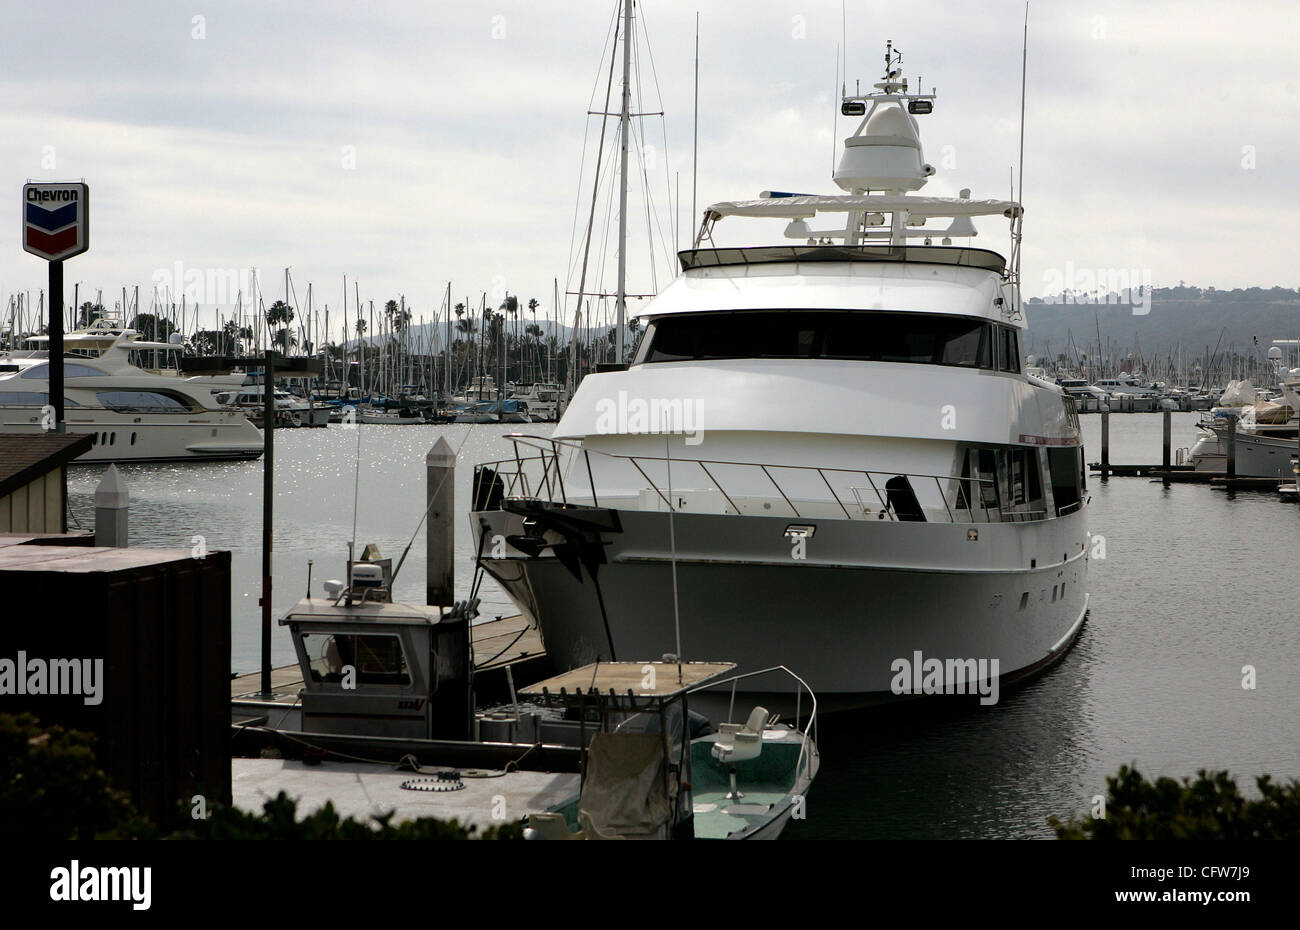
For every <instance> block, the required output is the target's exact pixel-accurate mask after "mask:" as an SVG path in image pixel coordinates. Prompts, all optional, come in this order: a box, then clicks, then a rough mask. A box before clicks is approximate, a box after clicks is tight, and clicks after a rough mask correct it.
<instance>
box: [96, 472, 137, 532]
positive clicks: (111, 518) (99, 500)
mask: <svg viewBox="0 0 1300 930" xmlns="http://www.w3.org/2000/svg"><path fill="white" fill-rule="evenodd" d="M130 509H131V492H130V491H129V490H128V489H127V487H126V482H125V481H123V480H122V476H121V475H120V474H119V473H118V470H117V466H116V465H109V466H108V468H106V469H105V470H104V477H103V478H102V479H101V480H100V482H99V487H97V488H96V489H95V545H96V546H112V547H114V548H119V549H124V548H126V537H127V524H128V522H129V521H128V519H127V517H128V513H129V512H130Z"/></svg>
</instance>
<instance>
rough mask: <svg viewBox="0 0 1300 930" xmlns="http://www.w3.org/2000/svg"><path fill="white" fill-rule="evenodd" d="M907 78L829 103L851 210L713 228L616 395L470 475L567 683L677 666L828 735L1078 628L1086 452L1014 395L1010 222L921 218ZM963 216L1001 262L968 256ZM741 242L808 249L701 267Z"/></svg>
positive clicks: (806, 207) (1040, 648) (493, 565)
mask: <svg viewBox="0 0 1300 930" xmlns="http://www.w3.org/2000/svg"><path fill="white" fill-rule="evenodd" d="M900 70H901V69H900V67H899V58H898V56H897V53H896V52H892V51H887V52H886V72H885V73H886V76H885V78H884V79H883V80H881V81H880V82H879V83H877V84H875V92H874V93H868V94H866V95H854V96H845V97H844V99H843V101H842V112H843V113H845V114H846V115H851V116H860V117H861V121H860V122H859V123H858V125H857V128H856V130H855V132H854V133H853V135H852V136H850V137H849V138H848V139H846V140H845V143H844V151H843V155H842V158H841V159H840V162H839V166H838V168H837V169H836V171H835V173H834V181H835V183H836V184H837V185H838V186H839V187H840V188H841V189H842V190H843V191H845V192H847V193H844V194H839V195H833V196H819V195H803V194H780V193H773V192H767V193H766V194H765V195H764V196H763V197H761V198H760V199H758V200H750V201H730V202H722V203H715V204H713V205H712V206H710V207H708V208H707V209H706V210H705V212H704V218H703V223H702V225H701V227H700V231H699V234H698V237H697V239H696V243H695V247H694V248H693V249H689V250H686V251H683V252H681V253H680V255H679V258H680V262H681V268H682V274H681V275H680V276H679V277H677V278H676V279H675V280H674V281H673V282H672V283H671V284H670V285H669V286H668V287H667V288H666V289H664V291H663V292H662V293H660V294H659V296H658V297H656V298H655V299H654V300H652V301H651V302H650V303H649V305H648V309H647V310H646V311H645V312H644V313H642V314H641V318H642V319H643V320H645V321H646V322H647V324H648V325H647V327H646V330H645V334H644V337H643V340H642V342H641V345H640V347H639V350H638V352H637V354H636V356H635V358H634V359H633V361H632V362H631V364H630V365H629V366H628V367H627V368H626V370H621V371H612V372H607V373H600V374H594V375H588V376H587V378H586V379H585V380H584V381H583V382H582V384H581V386H580V387H579V389H578V391H577V392H576V394H575V396H574V397H573V400H572V401H571V403H570V405H569V407H568V409H567V410H566V412H565V413H564V416H563V418H562V419H561V421H560V423H559V425H558V426H557V428H556V429H555V432H554V434H553V436H550V437H545V438H541V437H537V438H533V437H527V436H520V437H517V438H516V439H515V444H516V452H517V455H516V457H513V458H511V459H508V460H503V461H501V462H495V463H489V464H487V465H481V466H479V469H478V471H477V473H476V476H475V485H474V498H475V499H474V503H473V511H474V512H473V514H472V519H473V521H474V522H475V523H476V527H475V530H476V533H479V534H480V536H479V539H480V553H481V555H482V560H481V563H482V565H483V567H484V569H485V570H486V571H487V572H488V573H489V574H491V575H492V577H493V578H495V579H496V580H497V581H498V582H499V583H500V584H501V585H502V586H503V587H504V588H505V590H506V591H507V592H508V593H509V595H510V597H511V598H512V599H513V600H514V601H515V603H516V604H517V605H518V606H519V608H520V609H521V611H523V612H524V614H525V615H526V616H528V617H529V618H532V619H533V620H535V621H536V622H537V623H538V624H539V625H540V630H541V633H542V636H543V639H544V641H545V645H546V649H547V652H548V654H549V655H550V656H551V657H552V658H553V659H554V660H556V662H557V663H558V664H559V665H560V666H561V667H575V666H577V665H580V664H582V663H585V662H590V661H593V660H598V659H618V660H628V659H636V660H640V659H658V658H659V657H660V656H662V655H664V654H665V653H672V652H676V651H677V648H678V647H677V643H678V642H680V649H681V654H682V655H683V657H686V658H695V657H707V656H720V655H721V656H727V657H729V658H731V659H734V660H735V661H737V662H738V663H739V664H740V666H741V668H742V669H743V670H745V671H753V670H756V669H762V668H767V667H771V666H776V665H786V666H789V667H791V668H795V669H798V670H799V671H800V673H801V674H803V675H804V676H805V677H806V679H807V681H808V683H809V685H810V686H811V687H812V688H814V689H815V690H816V692H817V693H818V695H819V697H820V698H822V699H823V701H824V703H823V706H825V703H830V704H831V705H832V706H839V707H845V706H853V705H857V704H866V703H874V702H876V701H877V700H880V699H888V698H890V697H891V696H893V695H904V694H915V693H917V692H923V693H931V692H933V691H935V690H940V691H942V690H944V689H945V688H946V689H948V690H950V691H958V692H963V691H964V692H965V693H969V692H970V691H972V690H974V686H973V679H975V678H976V677H978V678H980V679H982V680H985V681H986V682H987V683H989V684H992V685H994V686H996V685H997V684H998V683H1005V682H1009V681H1012V680H1014V679H1016V678H1019V677H1023V676H1025V675H1027V674H1029V673H1032V672H1034V671H1037V670H1039V669H1042V668H1044V667H1046V666H1047V665H1049V664H1050V663H1052V662H1053V661H1055V660H1056V659H1058V658H1060V657H1061V656H1062V655H1063V654H1064V653H1065V651H1066V650H1067V649H1068V648H1069V646H1070V644H1071V643H1072V642H1073V641H1074V639H1075V637H1076V635H1077V634H1078V632H1079V630H1080V629H1081V627H1082V625H1083V623H1084V618H1085V616H1086V614H1087V609H1088V594H1087V568H1088V557H1089V545H1088V531H1087V525H1086V519H1087V518H1086V509H1087V495H1086V491H1085V486H1084V459H1083V450H1082V445H1081V439H1080V430H1079V423H1078V418H1077V415H1076V412H1075V407H1074V402H1073V400H1072V399H1071V398H1070V397H1069V396H1068V395H1066V394H1065V393H1064V392H1063V391H1062V390H1061V389H1060V388H1059V387H1058V386H1057V385H1055V384H1051V383H1049V382H1047V381H1045V380H1043V379H1039V378H1034V377H1032V376H1029V375H1027V374H1025V373H1024V372H1023V371H1022V355H1021V347H1020V346H1021V332H1022V331H1023V330H1024V328H1025V325H1026V323H1025V319H1024V316H1023V313H1022V309H1021V295H1020V286H1019V244H1020V227H1021V215H1022V211H1021V208H1020V206H1019V205H1018V204H1016V203H1012V202H1009V201H997V200H972V199H970V197H969V192H968V191H963V192H962V196H961V197H959V198H938V197H922V196H919V195H916V194H915V193H914V192H915V191H917V190H919V189H920V188H921V187H922V186H923V185H924V184H925V183H926V181H927V180H928V179H929V177H930V176H931V175H933V174H934V169H933V168H932V167H931V166H930V165H928V164H926V162H925V160H924V156H923V153H922V148H921V142H920V137H919V131H918V125H917V120H916V118H915V116H916V115H917V114H924V113H929V112H931V109H932V107H933V101H934V99H935V98H934V95H933V94H924V93H921V92H920V88H916V90H915V92H910V91H909V89H908V86H907V81H906V79H904V78H902V77H900ZM824 216H829V217H831V220H830V224H829V225H826V222H827V221H826V220H825V219H821V224H822V225H821V228H812V227H813V224H816V223H818V221H819V219H820V218H822V217H824ZM978 216H992V217H996V218H997V219H998V220H1000V221H1001V223H999V225H1003V224H1006V225H1005V226H1004V227H1003V228H1008V231H1009V241H1010V243H1011V252H1010V254H1011V260H1010V262H1008V261H1007V260H1006V259H1005V258H1004V257H1003V256H1002V255H1000V254H997V253H996V252H993V251H989V250H985V249H979V248H972V247H970V246H969V241H970V237H972V236H974V235H975V234H976V231H975V228H974V224H973V221H972V217H978ZM743 217H757V218H774V217H775V218H780V219H782V220H785V221H787V222H788V225H787V226H786V229H785V237H786V238H787V239H793V240H797V241H798V244H784V245H766V246H757V247H722V246H720V245H717V244H715V243H716V235H717V232H718V226H719V224H720V222H721V221H722V220H724V219H727V218H743ZM934 220H939V221H940V222H939V223H938V224H935V223H934V222H932V221H934ZM778 228H779V227H778ZM953 239H960V240H964V242H963V244H958V245H953V244H952V240H953ZM936 662H937V672H936ZM936 676H937V677H936ZM758 690H763V689H762V688H761V687H760V688H759V689H758ZM986 703H987V701H986Z"/></svg>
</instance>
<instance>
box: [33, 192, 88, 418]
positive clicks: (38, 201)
mask: <svg viewBox="0 0 1300 930" xmlns="http://www.w3.org/2000/svg"><path fill="white" fill-rule="evenodd" d="M22 244H23V251H24V252H27V253H29V254H31V255H35V256H36V257H37V258H40V259H44V260H45V261H46V262H48V263H49V269H50V286H49V297H50V303H49V313H48V316H47V325H46V329H45V334H46V336H47V337H48V339H49V343H48V344H49V347H50V348H49V353H48V354H49V358H48V359H47V360H46V370H47V371H48V373H49V375H48V379H47V380H48V382H49V386H50V392H49V394H48V396H47V397H46V403H47V405H48V407H49V410H53V411H54V422H53V423H50V422H49V420H48V418H47V417H46V415H45V414H47V413H48V412H49V411H48V410H47V411H45V413H43V414H42V416H41V428H42V429H44V430H49V431H51V432H55V433H65V432H67V429H68V428H67V424H66V423H65V422H64V420H63V414H64V411H63V376H64V374H65V372H64V364H63V309H64V307H63V261H64V259H68V258H72V257H73V256H74V255H80V254H81V253H82V252H84V251H86V249H88V248H89V247H90V188H89V186H87V184H86V182H85V181H49V182H45V181H40V182H32V181H29V182H28V183H26V184H24V185H23V203H22Z"/></svg>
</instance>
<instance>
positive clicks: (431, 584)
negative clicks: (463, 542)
mask: <svg viewBox="0 0 1300 930" xmlns="http://www.w3.org/2000/svg"><path fill="white" fill-rule="evenodd" d="M424 469H425V484H426V490H425V502H426V505H427V506H428V508H429V512H428V521H429V525H428V526H427V527H426V532H427V534H428V535H427V536H426V538H425V569H424V578H425V598H424V602H425V603H426V604H429V605H432V606H436V607H451V606H452V605H453V604H455V603H456V533H455V528H454V521H453V518H454V515H455V509H456V506H455V497H456V453H455V452H453V451H452V449H451V446H449V445H447V440H446V439H444V438H443V437H441V436H439V437H438V441H437V442H436V443H434V444H433V448H432V449H430V450H429V453H428V455H426V456H425V457H424Z"/></svg>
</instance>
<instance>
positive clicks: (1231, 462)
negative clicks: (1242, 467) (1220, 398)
mask: <svg viewBox="0 0 1300 930" xmlns="http://www.w3.org/2000/svg"><path fill="white" fill-rule="evenodd" d="M1227 420H1228V450H1227V451H1228V481H1229V483H1231V482H1232V480H1233V479H1234V478H1236V477H1237V415H1236V414H1235V413H1230V414H1228V416H1227Z"/></svg>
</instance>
